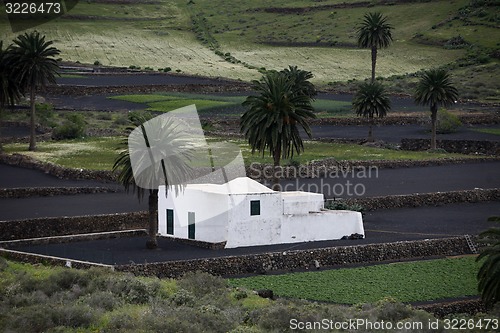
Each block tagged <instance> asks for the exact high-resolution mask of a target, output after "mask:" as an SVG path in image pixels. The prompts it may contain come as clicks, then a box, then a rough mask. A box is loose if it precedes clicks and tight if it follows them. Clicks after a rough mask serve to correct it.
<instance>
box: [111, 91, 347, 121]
mask: <svg viewBox="0 0 500 333" xmlns="http://www.w3.org/2000/svg"><path fill="white" fill-rule="evenodd" d="M109 98H110V99H116V100H122V101H127V102H133V103H141V104H146V105H147V107H145V110H148V111H158V112H168V111H172V110H174V109H176V108H180V107H184V106H187V105H190V104H195V105H196V108H197V110H198V111H200V112H201V114H203V113H205V112H207V111H209V112H210V114H211V115H224V116H241V114H242V113H243V112H244V108H243V107H242V106H241V103H242V102H243V101H244V100H245V98H246V96H221V95H204V94H188V93H168V94H167V93H165V94H135V95H119V96H112V97H109ZM313 106H314V108H315V110H316V114H317V116H318V118H326V117H333V116H335V117H339V116H340V117H344V116H351V117H353V116H354V113H353V112H352V111H351V103H349V102H344V101H336V100H327V99H317V100H315V101H314V102H313Z"/></svg>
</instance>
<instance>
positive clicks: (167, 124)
mask: <svg viewBox="0 0 500 333" xmlns="http://www.w3.org/2000/svg"><path fill="white" fill-rule="evenodd" d="M151 118H152V116H151V115H150V114H133V115H131V117H130V119H129V120H130V122H131V125H132V126H130V127H128V131H129V132H132V130H134V129H135V128H136V127H137V128H140V131H141V134H142V138H143V142H145V144H146V147H145V148H146V149H144V151H143V154H142V156H140V160H141V161H140V163H141V164H142V165H149V167H146V168H144V169H143V171H144V172H143V173H142V174H141V175H140V176H139V177H141V179H136V177H135V176H134V170H133V166H132V160H131V156H130V150H129V149H124V150H122V151H121V152H120V153H119V154H118V156H117V158H116V159H115V163H114V165H113V172H116V173H117V180H118V182H120V183H121V184H122V185H123V186H124V187H125V190H126V191H127V192H129V191H130V189H132V192H135V193H137V197H138V199H139V201H141V200H142V199H143V197H144V194H145V193H146V192H148V211H149V216H148V234H149V239H148V241H147V242H146V247H147V248H148V249H155V248H157V247H158V241H157V237H156V235H157V233H158V185H159V184H164V185H165V186H166V187H167V189H166V190H167V193H168V190H169V188H174V189H175V190H176V192H177V191H178V190H179V189H181V188H182V187H183V186H182V185H181V183H183V182H186V181H187V180H189V179H190V177H191V175H192V170H191V168H190V166H189V165H188V164H187V163H186V161H187V160H189V159H190V158H191V157H192V154H191V152H192V149H191V145H190V144H189V143H188V141H187V140H186V136H185V133H181V132H180V131H179V130H178V129H177V126H176V124H175V122H173V121H172V120H170V119H168V120H164V121H162V120H161V119H159V120H158V122H159V123H160V125H159V126H157V128H158V129H160V131H159V132H160V133H152V134H154V135H156V136H155V137H151V136H148V134H147V133H146V129H145V125H144V124H145V123H146V122H147V121H148V120H151ZM158 144H160V145H161V146H162V147H163V148H164V149H165V150H168V158H166V159H162V160H161V161H160V162H159V163H153V162H152V161H153V158H151V148H152V147H153V146H156V145H158ZM129 145H130V137H129V138H128V139H127V138H126V139H125V140H124V141H123V142H122V144H121V146H124V147H127V146H129ZM145 178H149V179H145ZM145 183H146V184H150V185H151V186H147V188H146V187H143V186H144V185H143V184H145ZM155 184H156V185H155Z"/></svg>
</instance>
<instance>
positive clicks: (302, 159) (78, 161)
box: [4, 137, 476, 170]
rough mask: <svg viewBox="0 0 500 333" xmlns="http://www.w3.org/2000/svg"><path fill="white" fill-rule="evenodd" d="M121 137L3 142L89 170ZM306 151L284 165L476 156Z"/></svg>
mask: <svg viewBox="0 0 500 333" xmlns="http://www.w3.org/2000/svg"><path fill="white" fill-rule="evenodd" d="M122 140H123V138H122V137H99V138H97V137H94V138H92V137H89V138H84V139H78V140H63V141H59V142H54V141H45V142H39V144H38V150H37V151H35V152H29V151H28V150H27V145H26V144H23V143H9V144H5V145H4V150H5V152H6V153H20V154H25V155H28V156H31V157H34V158H36V159H38V160H41V161H43V162H51V163H55V164H59V165H61V166H64V167H69V168H84V169H90V170H111V168H112V166H113V163H114V160H115V158H116V156H118V150H117V147H119V143H120V142H121V141H122ZM208 141H209V142H210V141H212V142H219V141H229V142H232V143H235V144H237V145H239V146H240V148H241V150H242V153H243V158H244V160H245V164H246V165H250V164H251V163H252V162H258V163H272V158H271V157H270V156H267V155H266V156H264V157H262V156H261V155H258V154H252V151H251V148H250V146H249V145H248V144H247V143H246V141H244V140H242V139H241V140H227V139H224V138H209V140H208ZM304 149H305V151H304V152H303V153H302V154H300V155H299V156H297V155H294V156H293V157H292V158H290V159H286V160H283V165H287V164H293V163H295V164H296V163H300V164H305V163H308V162H311V161H317V160H322V159H325V158H332V157H334V158H335V159H337V160H339V161H343V160H355V161H368V160H409V161H418V160H432V159H441V158H443V159H448V158H476V156H475V155H462V154H450V153H446V152H421V151H404V150H394V149H386V148H374V147H365V146H362V145H356V144H340V143H327V142H317V141H305V142H304Z"/></svg>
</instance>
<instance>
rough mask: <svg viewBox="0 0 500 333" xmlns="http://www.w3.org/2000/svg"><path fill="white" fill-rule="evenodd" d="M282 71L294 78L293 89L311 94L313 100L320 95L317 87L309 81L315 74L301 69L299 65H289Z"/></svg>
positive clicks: (307, 94)
mask: <svg viewBox="0 0 500 333" xmlns="http://www.w3.org/2000/svg"><path fill="white" fill-rule="evenodd" d="M282 72H283V73H284V74H285V75H286V76H288V78H289V79H290V80H292V82H293V88H292V89H294V90H295V91H297V93H299V94H304V95H306V96H309V97H310V98H311V99H312V100H314V98H315V97H316V95H318V92H317V91H316V87H315V86H314V84H312V83H311V82H310V81H309V80H310V79H312V78H313V76H314V75H313V74H312V73H311V72H309V71H305V70H303V69H299V68H298V67H297V66H288V68H285V69H284V70H282Z"/></svg>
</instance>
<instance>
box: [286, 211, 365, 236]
mask: <svg viewBox="0 0 500 333" xmlns="http://www.w3.org/2000/svg"><path fill="white" fill-rule="evenodd" d="M354 233H358V234H361V235H364V234H365V231H364V228H363V218H362V215H361V213H359V212H353V211H348V210H332V211H322V212H318V213H309V214H290V215H284V216H283V222H282V224H281V238H280V243H295V242H311V241H321V240H330V239H340V238H342V237H343V236H350V235H352V234H354Z"/></svg>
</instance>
